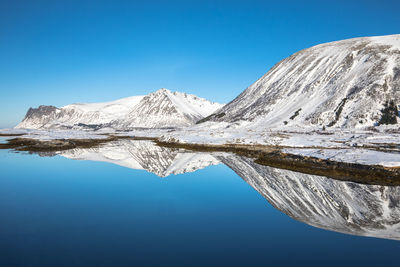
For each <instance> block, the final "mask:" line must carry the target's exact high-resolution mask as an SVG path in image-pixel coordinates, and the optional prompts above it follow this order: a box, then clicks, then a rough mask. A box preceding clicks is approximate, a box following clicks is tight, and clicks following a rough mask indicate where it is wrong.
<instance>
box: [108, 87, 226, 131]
mask: <svg viewBox="0 0 400 267" xmlns="http://www.w3.org/2000/svg"><path fill="white" fill-rule="evenodd" d="M221 107H222V105H221V104H219V103H215V102H210V101H208V100H206V99H204V98H199V97H197V96H195V95H190V94H186V93H180V92H171V91H169V90H167V89H160V90H158V91H156V92H153V93H150V94H148V95H146V96H145V97H143V98H142V99H141V101H140V102H139V103H138V104H137V105H136V106H135V107H134V108H133V109H132V110H131V111H130V112H129V114H128V115H127V116H125V117H124V118H122V119H120V120H118V121H115V122H113V124H116V125H118V127H119V128H124V129H126V128H132V127H144V128H162V127H182V126H189V125H192V124H194V123H195V122H197V121H198V120H200V119H202V118H204V117H206V116H208V115H210V114H211V113H213V112H214V111H216V110H217V109H218V108H221Z"/></svg>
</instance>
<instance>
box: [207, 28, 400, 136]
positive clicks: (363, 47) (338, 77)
mask: <svg viewBox="0 0 400 267" xmlns="http://www.w3.org/2000/svg"><path fill="white" fill-rule="evenodd" d="M388 101H389V102H390V101H393V102H394V103H395V104H396V105H399V104H400V35H391V36H382V37H366V38H355V39H349V40H344V41H337V42H332V43H326V44H321V45H317V46H315V47H311V48H308V49H304V50H302V51H300V52H297V53H296V54H294V55H292V56H290V57H288V58H286V59H284V60H282V61H281V62H279V63H278V64H276V65H275V66H274V67H273V68H272V69H271V70H270V71H268V72H267V73H266V74H265V75H264V76H263V77H262V78H260V79H259V80H258V81H256V82H255V83H254V84H252V85H251V86H249V87H248V88H247V89H246V90H245V91H244V92H243V93H241V94H240V95H239V96H238V97H236V98H235V99H234V100H233V101H231V102H230V103H228V104H227V105H225V106H224V107H223V108H221V109H220V110H218V111H217V112H216V113H215V114H213V115H211V116H210V118H209V120H212V121H226V122H235V121H240V120H244V121H251V122H252V124H253V126H254V127H265V128H271V127H282V126H285V125H287V126H286V127H290V126H294V125H298V126H318V127H323V126H325V127H340V128H354V127H360V128H361V127H366V126H373V125H376V124H377V123H378V122H379V121H380V119H381V117H382V109H383V108H384V104H385V103H387V102H388Z"/></svg>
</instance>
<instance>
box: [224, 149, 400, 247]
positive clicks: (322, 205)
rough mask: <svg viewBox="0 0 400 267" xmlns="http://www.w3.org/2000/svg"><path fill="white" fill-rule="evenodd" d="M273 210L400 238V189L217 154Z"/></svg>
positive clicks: (344, 228) (320, 225)
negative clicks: (317, 174) (291, 169)
mask: <svg viewBox="0 0 400 267" xmlns="http://www.w3.org/2000/svg"><path fill="white" fill-rule="evenodd" d="M217 158H218V159H219V160H221V162H223V163H224V164H226V165H228V166H229V167H230V168H231V169H232V170H234V171H235V172H236V173H237V174H238V175H239V176H241V177H242V178H243V179H244V180H245V181H246V182H247V183H248V184H249V185H251V186H252V187H253V188H254V189H255V190H257V191H258V192H259V193H260V194H261V195H262V196H263V197H264V198H265V199H267V200H268V202H269V203H270V204H271V205H273V206H274V207H275V208H276V209H278V210H280V211H282V212H283V213H285V214H286V215H288V216H290V217H292V218H293V219H295V220H297V221H301V222H304V223H306V224H309V225H312V226H315V227H318V228H323V229H327V230H331V231H337V232H341V233H346V234H353V235H362V236H373V237H380V238H390V239H400V187H399V186H378V185H364V184H357V183H352V182H343V181H338V180H334V179H330V178H326V177H322V176H315V175H309V174H303V173H298V172H293V171H288V170H282V169H277V168H272V167H267V166H262V165H259V164H256V163H254V161H253V160H252V159H249V158H244V157H239V156H236V155H225V156H218V157H217Z"/></svg>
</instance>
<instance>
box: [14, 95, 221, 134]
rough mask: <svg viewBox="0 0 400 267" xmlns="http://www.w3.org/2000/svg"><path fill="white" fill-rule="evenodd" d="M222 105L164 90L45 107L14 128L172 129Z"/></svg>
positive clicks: (192, 121)
mask: <svg viewBox="0 0 400 267" xmlns="http://www.w3.org/2000/svg"><path fill="white" fill-rule="evenodd" d="M157 97H158V98H157ZM221 106H222V104H219V103H216V102H211V101H208V100H206V99H204V98H200V97H197V96H195V95H190V94H185V93H180V92H171V91H170V90H168V89H165V88H161V89H159V90H157V91H155V92H152V93H150V94H148V95H145V96H132V97H126V98H121V99H118V100H115V101H110V102H101V103H75V104H70V105H66V106H63V107H61V108H57V107H55V106H44V105H41V106H39V107H38V108H30V109H29V110H28V112H27V114H26V116H25V118H24V119H23V120H22V121H21V122H20V123H19V124H18V125H17V126H16V127H15V128H26V129H65V128H67V129H80V128H88V129H94V130H97V129H101V128H114V129H119V130H126V129H128V128H135V127H139V128H165V127H166V128H168V127H172V128H173V127H182V126H189V125H191V124H194V123H195V122H196V121H197V120H199V119H201V118H203V117H205V115H209V114H211V113H212V112H214V111H215V110H216V109H218V108H220V107H221Z"/></svg>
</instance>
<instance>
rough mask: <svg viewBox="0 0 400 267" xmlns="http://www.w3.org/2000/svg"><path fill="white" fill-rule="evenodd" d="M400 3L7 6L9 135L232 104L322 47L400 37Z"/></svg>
mask: <svg viewBox="0 0 400 267" xmlns="http://www.w3.org/2000/svg"><path fill="white" fill-rule="evenodd" d="M399 12H400V1H399V0H392V1H388V0H379V1H368V0H364V1H351V0H348V1H341V0H336V1H321V0H320V1H250V0H247V1H233V0H230V1H191V0H186V1H115V0H114V1H101V0H96V1H74V0H68V1H67V0H66V1H61V0H60V1H40V0H37V1H36V0H35V1H33V0H32V1H18V0H0V92H1V94H0V128H4V127H12V126H15V125H16V124H17V123H18V122H19V121H20V120H21V119H22V118H23V117H24V115H25V113H26V111H27V109H28V108H29V107H31V106H32V107H36V106H39V105H41V104H45V105H55V106H63V105H66V104H70V103H73V102H97V101H109V100H114V99H118V98H122V97H126V96H132V95H140V94H147V93H149V92H152V91H155V90H157V89H159V88H161V87H165V88H168V89H170V90H173V91H175V90H176V91H183V92H187V93H193V94H196V95H198V96H200V97H205V98H207V99H210V100H213V101H218V102H228V101H230V100H232V99H233V98H234V97H236V96H237V95H238V94H239V93H240V92H242V91H243V90H244V89H245V88H246V87H247V86H249V85H250V84H252V83H253V82H254V81H256V80H257V79H258V78H260V77H261V76H262V75H263V74H264V73H265V72H267V71H268V69H269V68H271V67H272V66H273V65H274V64H275V63H277V62H278V61H280V60H281V59H283V58H285V57H287V56H289V55H291V54H293V53H295V52H296V51H298V50H301V49H303V48H307V47H310V46H313V45H316V44H319V43H324V42H330V41H335V40H341V39H347V38H352V37H360V36H373V35H387V34H398V33H400V15H399V14H400V13H399Z"/></svg>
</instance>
